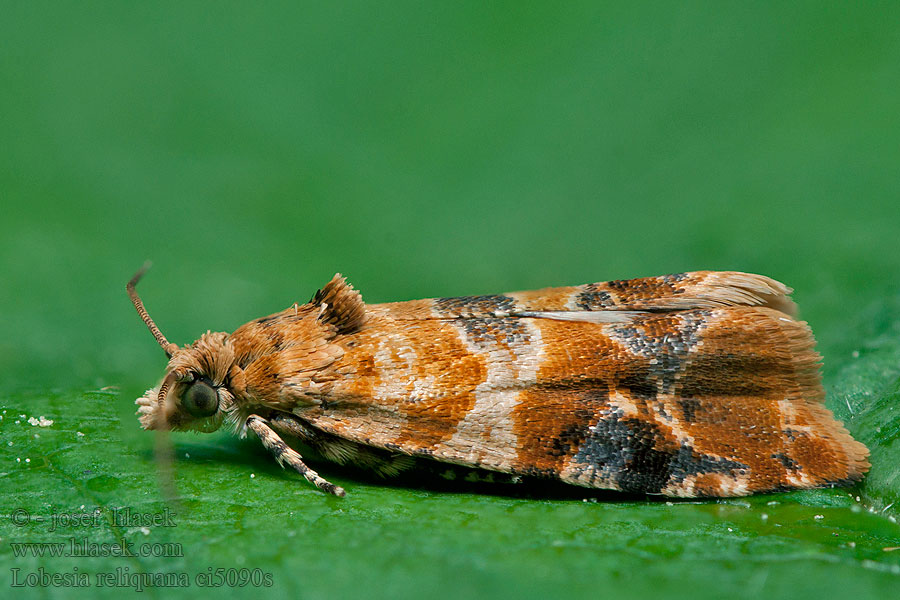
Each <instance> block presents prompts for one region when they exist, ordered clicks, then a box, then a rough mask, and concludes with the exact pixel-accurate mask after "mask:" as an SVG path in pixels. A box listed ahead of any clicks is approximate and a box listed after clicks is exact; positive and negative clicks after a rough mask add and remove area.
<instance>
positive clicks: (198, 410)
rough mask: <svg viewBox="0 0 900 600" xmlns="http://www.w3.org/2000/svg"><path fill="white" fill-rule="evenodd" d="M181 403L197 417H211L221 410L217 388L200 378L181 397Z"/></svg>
mask: <svg viewBox="0 0 900 600" xmlns="http://www.w3.org/2000/svg"><path fill="white" fill-rule="evenodd" d="M181 405H182V406H184V408H185V410H187V411H188V412H189V413H191V414H192V415H193V416H195V417H209V416H211V415H213V414H215V412H216V411H217V410H219V395H218V394H217V393H216V388H214V387H213V386H211V385H209V384H208V383H206V382H205V381H204V380H202V379H198V380H197V381H195V382H194V383H192V384H191V385H190V387H189V388H188V389H187V391H186V392H185V393H184V395H183V396H182V397H181Z"/></svg>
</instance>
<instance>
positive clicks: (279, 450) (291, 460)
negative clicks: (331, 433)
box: [247, 415, 345, 497]
mask: <svg viewBox="0 0 900 600" xmlns="http://www.w3.org/2000/svg"><path fill="white" fill-rule="evenodd" d="M247 427H249V428H250V429H252V430H253V432H254V433H255V434H256V435H257V437H259V440H260V441H261V442H262V444H263V446H265V447H266V449H267V450H268V451H269V452H271V453H272V455H273V456H274V457H275V460H277V461H278V464H280V465H281V466H282V467H283V466H284V465H285V464H288V465H290V466H291V467H292V468H293V469H294V470H295V471H297V472H298V473H300V474H301V475H303V476H304V477H305V478H306V480H307V481H309V482H310V483H311V484H313V485H314V486H316V487H317V488H319V489H320V490H322V491H323V492H328V493H329V494H334V495H335V496H339V497H343V496H344V494H345V492H344V488H342V487H339V486H336V485H334V484H333V483H330V482H328V481H325V480H324V479H322V477H320V476H319V474H318V473H316V472H315V471H313V470H312V469H310V468H309V467H307V466H306V465H305V464H303V457H302V456H300V455H299V454H298V453H297V452H296V451H295V450H294V449H293V448H291V447H290V446H288V445H287V444H285V443H284V440H282V439H281V438H280V437H278V434H277V433H275V431H274V430H273V429H272V428H271V427H270V426H269V424H268V423H267V422H266V420H265V419H263V418H262V417H260V416H259V415H250V416H249V417H248V418H247Z"/></svg>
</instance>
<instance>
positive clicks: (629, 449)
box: [573, 409, 748, 494]
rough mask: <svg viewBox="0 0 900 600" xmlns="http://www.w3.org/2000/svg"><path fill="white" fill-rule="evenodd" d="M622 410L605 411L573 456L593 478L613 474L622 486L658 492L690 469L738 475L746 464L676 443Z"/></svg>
mask: <svg viewBox="0 0 900 600" xmlns="http://www.w3.org/2000/svg"><path fill="white" fill-rule="evenodd" d="M623 417H624V413H623V412H622V411H621V410H618V409H616V410H612V411H606V412H605V413H603V414H601V417H600V419H599V420H598V421H597V424H596V425H594V427H591V428H590V429H589V430H588V432H587V433H586V436H585V440H584V442H583V443H582V444H581V446H580V448H579V449H578V452H577V453H576V454H575V456H574V457H573V463H574V464H575V465H581V466H582V469H581V473H582V474H584V473H589V479H590V482H591V483H594V482H595V481H596V480H597V479H600V480H611V481H612V482H614V483H615V484H616V486H617V487H618V488H619V489H620V490H622V491H626V492H639V493H648V494H656V493H660V492H661V491H662V489H663V488H664V487H666V485H667V484H669V483H670V482H682V481H684V479H685V478H686V477H688V476H691V475H698V474H705V473H723V474H726V475H729V476H732V477H733V476H736V475H737V474H739V473H741V472H744V471H746V470H747V469H748V467H747V466H746V465H744V464H741V463H739V462H735V461H731V460H727V459H724V458H717V457H713V456H708V455H705V454H701V453H698V452H696V451H695V450H694V449H693V448H692V447H691V446H689V445H688V444H686V443H682V444H681V445H680V446H678V447H677V448H676V447H675V446H674V444H673V443H672V442H671V441H669V440H667V439H666V436H665V434H664V432H663V431H662V430H661V429H660V427H659V426H658V425H657V424H655V423H653V422H652V421H648V420H644V419H637V418H632V417H628V418H623Z"/></svg>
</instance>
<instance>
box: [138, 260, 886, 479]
mask: <svg viewBox="0 0 900 600" xmlns="http://www.w3.org/2000/svg"><path fill="white" fill-rule="evenodd" d="M143 272H144V269H141V270H140V271H138V273H137V274H135V276H134V277H133V278H132V280H131V281H130V282H129V283H128V286H127V290H128V293H129V295H130V297H131V299H132V301H133V302H134V305H135V307H136V308H137V310H138V313H139V314H140V316H141V318H142V319H143V320H144V322H145V323H146V324H147V326H148V327H149V328H150V331H151V332H152V333H153V335H154V336H155V337H156V340H157V341H158V342H159V344H160V345H161V346H162V347H163V349H164V350H165V352H166V354H167V355H168V357H169V363H168V367H167V369H166V374H165V376H164V377H163V379H162V381H161V382H160V384H159V385H158V386H156V387H155V388H153V389H151V390H148V391H147V392H146V394H144V396H143V397H142V398H139V399H138V400H137V404H138V405H139V410H138V414H139V415H140V422H141V425H142V426H143V427H144V428H145V429H158V430H194V431H202V432H209V431H214V430H216V429H218V428H219V427H220V426H221V425H222V424H223V423H226V422H227V423H228V424H229V425H230V426H232V427H233V428H234V429H235V431H236V432H238V433H240V434H241V435H245V434H246V431H247V429H251V430H252V431H253V432H254V433H255V434H256V435H257V436H258V437H259V439H260V440H261V442H262V443H263V445H264V446H265V447H266V448H268V449H269V450H270V451H271V452H272V453H273V454H274V456H275V458H276V459H277V460H278V462H279V463H281V464H282V465H284V464H287V465H290V466H291V467H293V468H294V469H296V470H297V471H298V472H299V473H300V474H302V475H303V476H304V477H306V479H308V480H309V481H310V482H312V483H313V484H315V485H316V486H318V487H319V488H320V489H322V490H324V491H326V492H330V493H332V494H335V495H338V496H343V495H344V490H343V489H341V488H340V487H337V486H335V485H333V484H331V483H329V482H327V481H325V480H324V479H323V478H322V477H320V476H319V475H318V474H317V473H316V472H315V471H313V470H311V469H310V468H309V467H307V466H306V465H305V464H304V463H303V461H302V459H301V456H300V455H299V454H298V453H297V452H296V451H295V450H294V449H292V448H291V447H290V446H288V445H287V444H286V443H285V442H284V441H283V440H282V437H281V436H284V437H289V438H294V439H297V440H299V441H301V442H303V443H305V444H306V445H308V446H309V447H311V448H312V449H313V450H315V451H317V452H318V453H319V454H321V455H322V456H323V457H325V458H326V459H329V460H332V461H335V462H337V463H341V464H344V463H352V464H355V465H360V466H364V467H369V468H372V469H374V470H375V471H376V472H378V473H381V474H383V475H392V474H396V473H398V472H399V471H402V470H405V469H408V468H411V466H412V465H414V464H415V463H416V462H417V460H419V459H424V460H425V461H437V462H439V463H451V464H455V465H462V466H467V467H472V468H476V469H481V470H486V471H490V472H500V473H506V474H510V475H511V476H513V477H516V476H537V477H541V478H547V479H551V480H558V481H562V482H565V483H570V484H574V485H578V486H584V487H588V488H603V489H612V490H621V491H627V492H638V493H647V494H663V495H667V496H683V497H704V496H741V495H745V494H753V493H759V492H772V491H782V490H790V489H797V488H813V487H822V486H836V485H845V484H849V483H852V482H855V481H858V480H859V479H861V478H862V476H863V475H864V474H865V472H866V471H867V470H868V468H869V463H868V461H867V457H868V451H867V450H866V448H865V446H863V445H862V444H860V443H859V442H857V441H855V440H854V439H853V438H852V437H850V434H849V433H848V432H847V431H846V429H844V427H843V425H842V424H841V423H840V422H839V421H837V420H835V419H834V417H833V415H832V413H831V412H830V411H829V410H828V409H827V408H825V406H824V404H823V400H824V391H823V388H822V385H821V381H820V375H819V366H820V365H819V360H820V358H819V355H818V354H817V353H816V352H815V350H814V344H815V341H814V339H813V336H812V333H811V332H810V330H809V328H808V327H807V325H806V323H804V322H802V321H797V320H795V319H794V318H793V314H794V312H795V306H794V303H793V302H792V301H791V300H790V298H789V297H788V295H789V294H790V292H791V290H790V288H788V287H786V286H784V285H783V284H781V283H779V282H777V281H774V280H772V279H769V278H768V277H764V276H761V275H751V274H747V273H737V272H714V271H699V272H693V273H679V274H675V275H666V276H662V277H647V278H641V279H631V280H626V281H608V282H605V283H593V284H588V285H582V286H576V287H558V288H548V289H543V290H537V291H528V292H515V293H509V294H500V295H487V296H465V297H460V298H435V299H429V300H414V301H410V302H393V303H387V304H372V305H366V304H365V303H364V302H363V300H362V297H361V296H360V294H359V292H357V291H356V290H354V289H353V288H352V287H351V286H350V285H349V284H347V282H346V281H345V280H344V278H343V277H341V276H340V275H339V274H338V275H335V276H334V278H333V279H332V280H331V281H330V282H329V283H328V284H327V285H326V286H325V287H324V288H322V289H321V290H319V291H318V292H316V294H315V295H314V296H313V297H312V299H311V300H310V301H309V302H307V303H306V304H303V305H298V304H294V305H292V306H290V307H289V308H287V309H285V310H283V311H281V312H278V313H275V314H272V315H269V316H267V317H263V318H261V319H257V320H255V321H251V322H249V323H247V324H245V325H243V326H242V327H240V328H238V329H237V330H236V331H235V332H234V333H231V334H227V333H210V332H207V333H206V334H204V335H203V336H202V337H201V338H200V339H199V340H197V341H196V342H194V343H193V344H190V345H187V346H184V347H179V346H178V345H176V344H173V343H170V342H169V341H168V340H167V339H166V338H165V336H163V334H162V333H161V332H160V330H159V329H158V328H157V327H156V325H155V324H154V322H153V320H152V319H151V318H150V317H149V315H148V314H147V312H146V310H145V309H144V306H143V304H142V302H141V300H140V298H139V297H138V296H137V293H136V292H135V289H134V287H135V285H136V284H137V282H138V280H139V279H140V277H141V276H142V275H143Z"/></svg>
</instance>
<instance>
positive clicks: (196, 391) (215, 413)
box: [126, 265, 242, 432]
mask: <svg viewBox="0 0 900 600" xmlns="http://www.w3.org/2000/svg"><path fill="white" fill-rule="evenodd" d="M148 266H149V265H144V267H142V268H141V269H140V270H139V271H138V272H137V273H136V274H135V275H134V277H132V278H131V281H129V282H128V285H127V286H126V289H127V291H128V295H129V296H130V297H131V301H132V303H133V304H134V306H135V308H136V309H137V311H138V314H139V315H140V317H141V319H143V321H144V323H146V324H147V327H148V328H149V329H150V332H151V333H152V334H153V337H155V338H156V341H157V342H158V343H159V345H160V346H161V347H162V349H163V350H164V351H165V353H166V356H167V357H168V358H169V364H168V366H167V368H166V374H165V376H164V377H163V378H162V381H160V383H159V385H157V386H156V387H154V388H152V389H149V390H147V391H146V393H144V395H143V396H142V397H140V398H138V399H137V400H136V401H135V404H137V405H138V411H137V414H138V416H139V418H140V423H141V426H142V427H143V428H144V429H157V430H164V431H168V430H178V431H184V430H193V431H201V432H210V431H215V430H216V429H218V428H219V427H220V426H221V425H222V422H223V421H224V420H225V417H226V415H227V414H228V413H229V412H230V411H231V410H232V408H233V407H234V395H233V394H232V392H231V389H230V386H231V385H233V380H234V379H236V378H240V376H241V374H242V371H241V370H240V368H239V367H237V366H236V365H235V357H234V350H233V348H232V346H231V344H230V342H229V340H228V334H226V333H211V332H209V331H207V332H206V333H205V334H203V335H202V336H201V337H200V339H198V340H197V341H196V342H194V343H193V344H189V345H187V346H184V347H179V346H178V345H177V344H173V343H170V342H169V341H168V340H167V339H166V337H165V336H164V335H163V334H162V332H161V331H160V330H159V328H158V327H157V326H156V323H154V322H153V319H151V318H150V315H149V314H147V310H146V309H145V308H144V303H143V302H141V299H140V297H138V295H137V292H136V291H135V285H136V284H137V282H138V281H140V279H141V277H142V276H143V274H144V272H145V271H146V270H147V268H148Z"/></svg>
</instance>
